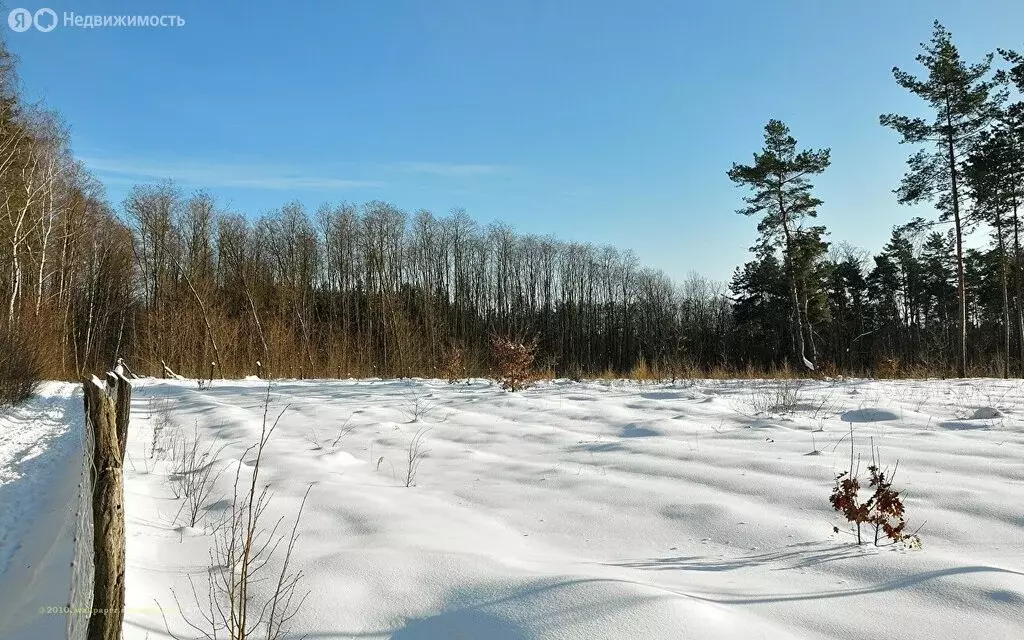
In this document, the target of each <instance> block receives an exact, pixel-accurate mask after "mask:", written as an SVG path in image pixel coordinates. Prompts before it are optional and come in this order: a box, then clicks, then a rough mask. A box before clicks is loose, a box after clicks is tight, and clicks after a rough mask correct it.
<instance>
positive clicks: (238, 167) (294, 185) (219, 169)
mask: <svg viewBox="0 0 1024 640" xmlns="http://www.w3.org/2000/svg"><path fill="white" fill-rule="evenodd" d="M83 162H84V163H85V165H86V166H87V167H88V168H89V169H90V170H91V171H93V172H94V173H96V174H97V175H98V176H99V177H100V178H101V179H102V180H104V181H105V182H111V183H117V184H123V183H135V182H152V181H154V180H167V179H170V180H174V181H175V182H178V183H180V184H184V185H190V186H198V187H208V188H217V187H238V188H248V189H279V190H283V189H325V190H341V189H357V188H362V187H379V186H382V185H383V183H382V182H379V181H377V180H357V179H349V178H340V177H334V176H329V175H315V174H313V173H312V172H305V171H303V172H297V171H296V170H295V168H288V167H277V166H272V165H260V164H228V163H210V162H202V161H198V162H187V161H178V162H173V163H166V164H155V163H148V162H146V161H142V160H131V159H117V158H101V157H87V158H83Z"/></svg>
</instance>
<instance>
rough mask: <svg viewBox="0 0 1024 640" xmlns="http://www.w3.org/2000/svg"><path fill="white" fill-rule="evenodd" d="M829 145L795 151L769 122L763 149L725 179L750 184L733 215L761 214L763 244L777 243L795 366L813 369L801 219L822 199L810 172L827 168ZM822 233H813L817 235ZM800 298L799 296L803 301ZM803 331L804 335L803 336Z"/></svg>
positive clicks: (781, 127) (781, 128)
mask: <svg viewBox="0 0 1024 640" xmlns="http://www.w3.org/2000/svg"><path fill="white" fill-rule="evenodd" d="M829 153H830V150H829V149H818V150H816V151H815V150H810V149H805V150H803V151H799V152H798V151H797V150H796V139H795V138H793V136H791V135H790V133H789V127H787V126H786V125H785V124H784V123H782V122H781V121H780V120H770V121H769V122H768V124H767V125H765V128H764V147H763V148H762V149H761V152H760V153H755V154H754V163H753V164H751V165H741V164H735V163H734V164H733V165H732V169H730V170H729V179H730V180H732V181H733V182H735V183H736V184H737V185H738V186H743V187H747V188H749V189H750V190H751V191H752V192H753V193H752V195H749V196H746V197H744V198H743V201H744V202H746V204H747V206H746V207H744V208H742V209H739V210H738V211H737V213H741V214H743V215H748V216H751V215H757V214H760V215H762V218H761V222H760V223H759V224H758V226H757V230H758V231H759V232H760V233H761V243H762V244H764V245H765V246H770V247H774V246H780V247H781V249H782V257H783V268H784V271H785V274H786V279H787V287H788V288H789V296H790V309H791V311H790V313H791V322H792V333H793V344H794V353H793V360H794V364H795V365H796V366H797V367H798V368H799V367H803V366H806V367H808V368H810V369H813V368H814V364H813V362H811V360H808V358H807V345H808V344H810V345H811V352H812V354H811V357H812V358H813V357H814V354H813V351H814V349H813V344H814V342H813V335H812V333H811V329H810V326H809V318H808V315H807V310H808V304H807V303H808V299H807V293H806V291H805V292H803V295H801V289H803V288H805V287H803V286H802V285H803V282H802V279H803V276H804V273H805V269H804V266H805V264H806V262H807V261H806V260H801V257H802V255H803V252H801V248H803V246H804V244H803V243H801V226H800V223H801V220H803V219H804V218H807V217H815V216H816V215H817V209H818V206H819V205H820V204H821V203H822V201H821V200H820V199H819V198H816V197H815V196H814V195H813V194H812V193H811V189H812V188H813V185H812V184H811V183H810V181H809V180H808V176H811V175H816V174H820V173H823V172H824V171H825V169H827V168H828V166H829V163H830V159H829ZM820 235H821V232H820V231H818V232H816V233H815V237H820ZM801 298H802V299H801ZM805 330H806V335H805Z"/></svg>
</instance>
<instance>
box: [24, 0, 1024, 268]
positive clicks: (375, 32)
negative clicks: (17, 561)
mask: <svg viewBox="0 0 1024 640" xmlns="http://www.w3.org/2000/svg"><path fill="white" fill-rule="evenodd" d="M7 5H8V8H11V7H15V6H24V7H25V8H28V9H31V10H33V11H34V10H36V9H38V8H40V7H42V6H48V7H51V8H52V9H54V10H55V11H57V13H58V15H61V14H62V13H63V12H65V11H73V12H75V13H78V14H83V15H88V14H109V15H136V14H139V13H146V14H156V15H163V14H166V15H180V16H182V17H183V18H184V19H185V21H186V22H185V26H183V27H181V28H134V29H130V28H106V29H77V28H70V27H68V28H65V27H63V26H58V27H57V29H55V30H54V31H52V32H50V33H39V32H36V31H35V30H31V31H28V32H25V33H14V32H12V31H10V30H9V29H8V30H7V31H6V33H5V37H6V38H7V41H8V43H9V44H10V47H11V48H12V49H13V50H14V51H15V52H16V53H17V54H18V55H19V56H20V57H21V75H22V78H23V81H24V84H25V87H26V90H27V91H28V93H29V94H30V95H34V96H37V97H45V99H46V102H47V103H48V104H49V105H50V106H52V107H54V108H56V109H58V110H59V111H60V112H61V113H62V114H63V116H64V118H65V119H66V120H67V122H68V123H69V125H70V126H71V128H72V133H73V140H74V145H75V150H76V153H77V154H78V155H79V156H80V157H82V158H84V159H85V160H86V162H87V164H88V165H89V166H90V167H91V168H92V169H93V170H94V172H95V173H96V174H97V175H98V176H99V177H100V178H101V179H102V180H103V181H104V182H105V184H106V185H107V190H108V194H109V197H110V198H111V200H112V201H113V202H114V203H116V204H118V205H119V203H120V201H121V199H122V198H123V197H124V194H125V192H126V190H127V188H128V187H129V186H130V185H131V184H132V183H135V182H146V181H153V180H155V179H158V178H161V177H170V178H174V179H176V180H177V181H178V182H179V183H180V184H181V186H183V187H184V188H186V189H193V188H199V187H205V188H207V189H208V190H210V191H211V192H212V193H213V194H215V195H216V196H217V197H218V199H219V200H220V201H221V202H222V203H223V204H224V205H225V206H227V207H229V208H230V209H232V210H236V211H241V212H245V213H248V214H252V215H255V214H258V213H260V212H262V211H266V210H268V209H272V208H275V207H278V206H280V205H281V204H283V203H285V202H287V201H290V200H293V199H299V200H301V201H303V203H305V204H306V205H307V207H308V208H310V209H313V208H315V207H316V206H317V205H318V204H319V203H321V202H324V201H332V202H336V201H340V200H348V201H354V202H364V201H367V200H372V199H382V200H388V201H391V202H394V203H395V204H397V205H398V206H401V207H403V208H406V209H408V210H410V211H412V210H416V209H420V208H425V209H429V210H431V211H434V212H435V213H438V214H444V213H447V212H448V211H449V210H450V209H452V208H453V207H464V208H465V209H466V210H467V211H468V212H469V213H470V215H472V216H473V217H474V218H475V219H477V220H479V221H481V222H485V223H486V222H490V221H493V220H502V221H505V222H507V223H509V224H511V225H512V226H514V227H515V228H516V229H518V230H520V231H523V232H529V233H538V234H547V233H551V234H555V235H557V236H559V237H561V238H564V239H572V240H578V241H584V242H594V243H598V244H614V245H616V246H619V247H622V248H632V249H634V250H635V251H636V252H637V254H638V255H639V256H640V257H641V259H642V260H643V261H644V262H645V263H646V264H649V265H651V266H655V267H659V268H662V269H664V270H665V271H666V272H668V273H669V274H670V275H672V276H674V277H683V276H685V275H686V273H687V272H689V271H698V272H701V273H703V274H705V275H708V276H710V277H713V278H716V279H722V280H725V279H728V277H729V276H730V274H731V272H732V269H733V268H734V267H735V266H736V265H738V264H740V263H741V262H743V261H744V260H746V259H747V258H748V254H747V249H748V247H749V246H750V245H751V244H752V242H753V240H754V237H755V235H756V231H755V227H756V221H755V220H753V219H748V218H745V217H743V216H739V215H737V214H736V213H735V210H736V209H737V208H738V207H739V206H741V202H740V198H741V197H742V195H743V193H742V191H740V190H738V189H736V188H735V187H733V186H732V184H731V183H730V182H729V180H728V179H727V177H726V171H727V170H728V168H729V167H730V165H731V163H732V162H734V161H742V162H747V161H749V160H750V158H751V154H752V153H753V152H754V151H755V150H757V149H758V148H759V147H760V143H761V136H762V128H763V126H764V124H765V122H766V121H767V120H768V119H769V118H780V119H782V120H784V121H785V122H786V123H787V124H789V125H790V127H791V129H792V130H793V133H794V135H795V136H796V137H797V139H798V140H799V142H800V143H801V145H802V146H805V147H831V148H832V158H833V164H832V167H831V168H830V169H829V171H828V172H827V174H826V175H825V176H822V177H821V178H819V179H818V180H817V185H818V187H819V189H818V193H819V195H820V197H822V198H823V199H824V200H825V205H824V206H823V207H822V208H821V216H820V220H821V221H822V222H823V223H824V224H826V225H827V226H828V227H829V228H830V230H831V231H832V237H833V240H836V241H838V240H847V241H849V242H852V243H854V244H857V245H860V246H863V247H866V248H868V249H871V250H877V249H878V248H879V247H880V246H881V244H883V243H884V242H885V240H886V239H887V237H888V235H889V230H890V228H891V227H892V225H893V224H897V223H902V222H904V221H906V220H907V219H909V218H910V217H911V216H912V215H914V214H915V213H921V214H924V215H930V212H929V211H928V209H927V208H925V209H921V210H918V211H912V210H910V209H907V208H906V207H901V206H899V205H897V204H896V203H895V201H894V199H893V196H892V194H891V191H892V189H893V188H894V187H895V186H896V185H897V183H898V181H899V178H900V176H901V175H902V172H903V165H904V161H905V159H906V156H907V154H908V151H909V149H908V148H906V147H902V146H900V145H899V144H898V139H897V137H896V135H895V134H894V133H893V132H891V131H888V130H885V129H883V128H882V127H881V126H879V124H878V116H879V114H880V113H883V112H887V111H897V112H909V113H913V112H919V111H920V108H921V105H920V104H919V103H918V101H917V100H916V99H915V98H912V97H911V96H909V95H907V94H906V93H905V92H903V91H902V90H901V89H899V88H898V87H897V86H896V84H895V82H894V81H893V79H892V75H891V72H890V70H891V68H892V66H893V65H899V66H901V67H904V68H908V69H916V63H915V62H914V60H913V58H914V56H915V55H916V53H917V52H918V48H919V43H920V42H922V41H925V40H927V39H928V38H929V36H930V34H931V23H932V20H933V19H936V18H937V19H939V20H940V21H942V22H943V23H944V24H945V25H946V26H947V27H948V28H949V29H950V30H951V31H952V32H953V35H954V38H955V39H956V42H957V43H958V45H959V46H960V48H961V52H962V53H963V54H964V55H965V56H966V57H967V58H968V59H975V58H978V57H980V56H981V55H982V54H984V53H985V52H987V51H991V50H993V49H995V48H996V47H997V46H1000V47H1010V48H1017V49H1021V48H1024V2H1020V0H973V1H970V2H967V1H965V2H951V1H945V2H939V1H935V0H903V1H901V2H875V1H866V2H857V3H852V2H821V1H820V0H814V1H812V0H807V1H802V0H801V1H798V0H776V1H773V2H764V1H746V2H736V1H729V0H722V1H716V2H712V1H706V2H702V3H691V2H672V1H669V0H662V1H661V2H646V1H640V0H633V1H628V2H627V1H622V2H607V1H602V0H587V1H579V0H548V1H534V0H530V1H526V0H509V1H506V2H484V1H480V0H458V1H456V0H418V1H416V0H359V1H357V0H338V1H333V2H328V1H326V0H323V1H314V0H308V1H302V2H299V1H296V2H291V3H281V2H273V3H270V2H262V1H250V2H227V1H224V0H219V1H217V2H211V1H210V0H202V1H191V0H174V1H164V0H152V1H147V2H138V1H135V2H132V1H117V2H115V1H109V2H100V1H93V2H86V1H84V0H79V1H75V2H65V1H63V0H60V1H58V0H49V1H48V2H46V4H45V5H44V4H39V5H30V4H28V3H26V2H24V0H8V2H7Z"/></svg>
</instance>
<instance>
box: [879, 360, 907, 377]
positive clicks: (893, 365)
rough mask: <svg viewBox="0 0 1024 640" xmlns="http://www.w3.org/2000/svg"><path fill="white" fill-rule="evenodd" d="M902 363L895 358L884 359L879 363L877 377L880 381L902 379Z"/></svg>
mask: <svg viewBox="0 0 1024 640" xmlns="http://www.w3.org/2000/svg"><path fill="white" fill-rule="evenodd" d="M900 368H901V367H900V361H899V360H897V359H895V358H882V359H881V360H879V361H878V366H877V369H878V371H877V373H876V376H877V377H878V378H879V379H885V380H892V379H895V378H899V377H900Z"/></svg>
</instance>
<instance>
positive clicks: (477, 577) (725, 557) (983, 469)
mask: <svg viewBox="0 0 1024 640" xmlns="http://www.w3.org/2000/svg"><path fill="white" fill-rule="evenodd" d="M790 384H792V383H780V382H771V381H697V382H686V383H679V384H676V385H668V384H664V385H662V384H637V383H632V382H587V383H572V382H568V381H557V382H551V383H543V384H540V385H538V386H537V387H535V388H533V389H530V390H527V391H525V392H522V393H516V394H510V393H507V392H504V391H502V390H500V389H499V388H497V387H496V386H494V385H493V384H492V383H489V382H486V381H473V382H471V383H469V384H458V385H448V384H446V383H444V382H440V381H418V380H417V381H350V382H348V381H341V382H322V381H304V382H299V381H281V382H277V383H275V384H274V385H273V388H272V390H271V396H270V397H271V402H270V404H271V407H270V413H271V418H273V417H274V416H275V415H276V413H277V412H279V411H280V410H282V409H284V408H285V407H286V406H287V410H286V411H285V412H284V415H283V417H282V419H281V422H280V425H279V427H278V429H277V431H276V432H275V434H274V436H273V438H272V440H271V441H270V443H269V445H268V448H267V451H266V453H265V455H264V459H263V463H262V466H261V469H262V471H261V477H262V478H263V480H265V481H266V482H267V483H268V484H269V485H270V486H271V488H272V490H273V492H274V499H273V502H272V503H271V505H270V507H269V509H268V511H267V512H266V516H265V517H266V519H267V522H269V523H270V524H271V525H272V524H273V522H275V521H276V520H277V518H279V517H283V518H284V519H285V521H284V524H283V525H282V526H283V527H284V526H289V525H290V522H291V518H293V517H294V514H295V512H296V509H297V508H298V505H299V503H300V501H301V499H302V495H303V494H304V492H305V491H306V489H307V487H308V486H309V485H311V484H312V485H313V486H312V490H311V493H310V494H309V499H308V502H307V503H306V506H305V511H304V513H303V517H302V522H301V525H300V532H301V537H300V539H299V541H298V543H297V545H296V551H295V558H294V562H295V568H297V569H301V570H302V571H303V573H304V578H303V582H302V586H301V589H302V590H303V592H305V591H309V592H310V593H309V596H308V599H307V600H306V602H305V605H304V607H303V608H302V610H301V612H300V613H299V615H298V616H297V617H296V618H295V619H294V620H293V621H292V629H293V631H294V632H295V634H296V637H298V636H301V635H302V634H308V635H307V637H309V638H316V639H327V638H360V639H367V638H391V639H396V640H410V639H414V640H451V639H459V638H474V639H478V638H479V639H495V640H509V639H520V638H552V639H553V638H559V639H563V638H564V639H576V638H579V639H587V640H590V639H600V638H608V639H611V638H616V639H618V638H629V639H634V638H636V639H639V638H673V639H676V638H701V639H714V638H728V639H746V638H820V639H824V638H848V639H850V640H854V639H858V640H859V639H861V638H865V637H873V636H879V635H885V636H893V637H900V638H906V639H913V638H921V639H928V640H936V639H938V640H942V639H954V638H956V639H960V638H964V637H970V636H972V635H978V636H979V637H984V638H986V639H1002V638H1006V639H1010V638H1013V639H1019V638H1022V637H1024V383H1022V382H1020V381H1010V382H1004V381H998V380H969V381H957V380H954V381H932V382H918V381H898V382H873V381H842V382H808V383H805V384H803V385H802V386H801V388H800V390H799V392H798V395H797V396H796V398H793V397H792V396H793V390H792V389H789V390H786V386H787V385H790ZM46 393H47V394H49V396H48V397H63V396H61V395H60V394H62V393H64V394H66V393H67V392H66V391H65V390H63V388H61V387H54V386H51V387H47V389H46ZM266 394H267V389H266V385H265V383H263V382H261V381H257V380H246V381H216V382H214V384H213V386H212V388H208V389H199V388H198V387H197V385H196V384H195V383H194V382H188V381H158V380H141V381H138V382H137V383H136V391H135V397H134V402H133V409H132V410H133V417H132V424H131V430H130V442H129V446H128V451H129V460H128V461H127V462H126V467H127V471H126V475H127V484H126V513H127V516H128V526H127V534H128V548H127V561H128V573H127V577H126V584H127V607H128V609H127V614H126V622H125V637H126V638H128V639H139V640H142V639H144V638H147V637H148V638H150V639H151V640H156V639H157V638H162V637H166V630H165V623H164V620H163V618H162V617H161V614H160V611H159V608H158V605H159V607H161V608H163V609H164V610H165V611H166V612H167V622H168V623H169V624H170V627H171V629H172V631H174V632H175V633H177V634H179V635H180V636H181V637H193V635H194V634H189V633H188V628H187V626H185V624H184V621H183V619H182V614H184V615H185V616H188V617H190V618H191V619H192V620H195V619H196V618H197V613H196V611H195V598H194V597H193V596H192V591H191V589H190V585H189V577H190V576H191V577H192V579H193V581H194V583H195V585H196V586H197V588H198V590H199V592H200V595H205V584H206V576H207V573H208V568H209V566H210V558H209V549H210V544H211V537H210V535H209V530H210V527H211V526H212V523H214V522H217V521H219V520H221V519H222V518H223V512H224V508H225V506H226V505H227V504H228V503H227V502H226V497H229V496H230V493H231V485H232V480H233V478H234V474H235V471H236V470H237V469H238V468H239V467H238V465H239V464H242V465H243V466H242V469H243V474H244V473H246V472H248V470H249V468H250V466H249V465H250V464H251V456H249V457H246V456H245V455H244V451H245V449H246V448H247V447H248V446H250V445H252V444H253V443H255V442H256V440H257V439H258V437H259V433H260V428H261V425H262V420H263V412H264V406H263V405H264V399H265V397H266ZM780 396H781V397H782V399H783V400H786V404H792V405H794V406H792V407H791V410H779V409H777V408H776V409H775V410H773V409H772V405H776V404H778V402H779V399H780ZM54 402H56V401H54V400H48V399H46V398H44V399H43V400H42V401H40V403H39V404H38V405H36V406H40V407H44V408H45V407H47V406H52V403H54ZM76 402H80V399H77V400H76ZM47 403H51V404H47ZM76 419H80V409H79V413H78V414H77V418H76ZM851 424H852V425H853V428H854V436H855V446H856V451H857V453H858V454H859V455H860V456H861V457H862V459H863V460H864V461H863V462H862V463H861V469H862V471H864V467H866V466H867V464H868V462H867V461H866V460H867V459H869V458H870V448H869V447H870V443H871V442H873V443H874V445H875V446H876V447H877V448H878V450H879V452H880V454H881V456H882V459H883V462H884V463H885V464H887V465H888V466H893V465H895V463H896V461H897V460H898V461H899V468H898V473H897V476H896V485H895V487H896V488H897V489H901V490H903V492H904V498H905V503H906V507H907V516H908V520H909V522H910V528H911V529H912V530H913V529H916V528H917V527H918V526H920V525H923V527H922V528H921V530H920V532H919V535H920V537H921V540H922V542H923V546H922V547H921V548H920V549H911V548H907V547H906V546H905V545H902V544H897V545H889V546H885V547H879V548H876V547H874V546H872V545H870V544H867V545H864V546H861V547H857V546H856V545H855V544H854V540H853V538H852V537H851V535H850V534H849V533H848V528H847V527H845V526H844V524H843V523H842V522H841V520H840V518H839V517H838V514H836V513H835V512H834V511H832V509H831V506H830V505H829V503H828V496H829V493H830V491H831V488H832V484H833V479H834V477H835V474H836V473H837V472H838V471H841V470H843V469H845V468H846V467H847V466H848V464H849V455H850V450H849V442H850V436H849V430H850V425H851ZM4 428H7V423H4ZM193 429H197V430H198V433H199V434H200V435H201V436H202V437H203V438H205V439H206V441H207V443H208V444H209V445H211V446H213V447H214V450H215V451H217V452H218V459H217V462H216V463H215V468H216V470H217V471H220V472H222V473H221V474H220V475H219V476H218V478H217V485H216V489H215V491H214V495H213V496H212V497H211V499H210V500H209V505H208V509H206V510H205V511H204V514H203V519H202V521H201V522H200V523H198V524H197V526H196V527H184V526H183V524H182V518H181V515H180V514H179V511H180V507H181V501H180V500H176V499H174V497H173V495H172V491H171V488H170V486H169V483H168V481H167V477H168V474H169V473H170V469H171V464H172V463H171V462H170V460H168V459H167V458H168V457H170V454H169V453H167V452H166V451H165V452H164V453H161V449H167V448H168V446H167V443H168V442H170V441H171V438H170V434H172V433H174V432H176V431H178V432H183V433H189V434H190V433H192V431H193ZM48 433H56V431H53V430H51V431H50V432H48ZM417 433H421V437H422V440H423V443H424V447H425V448H426V449H428V452H427V454H426V457H425V458H424V459H423V460H422V463H421V465H420V467H419V470H418V474H417V477H416V483H415V486H413V487H411V488H406V487H405V476H406V471H407V457H408V448H409V444H410V441H411V440H412V439H413V438H414V437H415V436H416V434H417ZM7 437H9V436H8V434H6V433H5V432H0V439H3V438H7ZM50 437H53V436H50ZM154 444H156V446H155V447H154ZM154 449H155V450H156V451H155V453H154ZM5 450H6V449H5ZM21 464H22V466H23V467H24V463H21ZM2 468H4V469H7V468H10V465H9V464H8V466H6V467H2ZM26 471H27V470H26ZM43 471H44V469H42V468H40V469H39V472H43ZM0 473H7V472H6V471H3V472H0ZM46 473H47V475H46V481H47V482H52V481H55V480H54V479H55V478H56V476H53V475H50V474H49V472H48V471H47V472H46ZM865 473H866V471H865ZM0 482H5V483H6V482H9V481H8V480H7V476H6V475H5V476H3V480H0ZM5 486H6V485H5ZM42 486H43V485H42V480H41V479H38V480H35V481H33V484H32V487H35V488H33V491H41V490H42ZM3 490H4V487H3V486H0V492H2V491H3ZM0 495H2V494H0ZM18 495H28V494H27V493H25V492H22V491H19V492H18ZM7 505H8V503H7V501H6V497H5V498H4V502H3V507H2V509H0V511H2V512H3V516H0V518H2V519H0V525H2V526H4V527H5V530H8V531H9V530H11V527H12V523H13V522H14V521H15V520H17V517H13V518H12V517H11V516H8V515H7V514H6V510H7ZM834 525H839V526H840V528H841V532H840V533H839V534H836V533H834V532H833V529H832V528H833V526H834ZM17 526H19V527H20V526H21V525H17ZM16 530H17V529H16ZM20 530H22V531H24V528H22V529H20ZM868 537H870V536H868ZM7 545H8V542H4V547H3V549H2V550H0V560H2V559H3V558H5V557H8V556H10V554H9V553H8V548H7ZM278 558H280V555H279V556H278ZM0 566H2V565H0ZM272 568H273V567H271V569H272ZM8 571H9V569H8ZM266 587H267V585H261V586H260V587H258V588H257V589H265V588H266ZM0 588H2V589H3V593H2V594H0V595H2V596H3V597H2V598H0V600H3V599H5V598H6V597H7V596H8V589H10V588H11V583H10V582H5V581H4V579H3V578H0ZM172 590H173V592H174V593H176V594H177V596H178V599H179V602H180V603H181V605H182V607H181V608H182V609H183V610H184V611H182V612H179V611H177V610H176V605H175V598H174V595H172ZM0 635H3V636H4V637H7V636H6V635H4V634H3V633H2V627H0Z"/></svg>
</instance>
